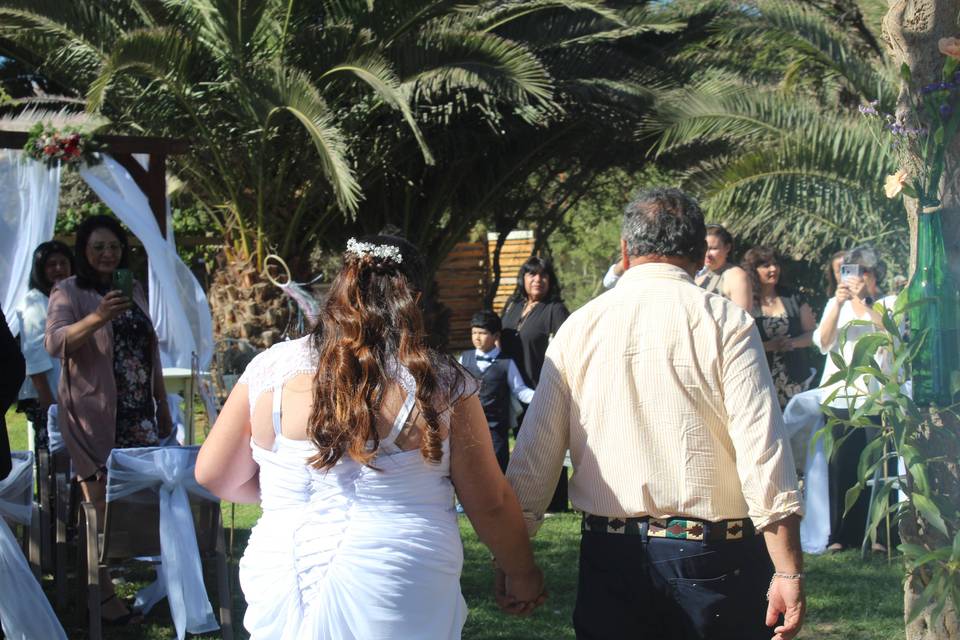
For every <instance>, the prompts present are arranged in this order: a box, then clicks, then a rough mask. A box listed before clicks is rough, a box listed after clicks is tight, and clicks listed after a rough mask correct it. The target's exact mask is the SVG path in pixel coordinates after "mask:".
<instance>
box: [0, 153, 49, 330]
mask: <svg viewBox="0 0 960 640" xmlns="http://www.w3.org/2000/svg"><path fill="white" fill-rule="evenodd" d="M59 203H60V168H59V167H57V168H54V169H48V168H47V165H46V164H44V163H42V162H37V161H36V160H31V159H29V158H25V157H24V155H23V152H22V151H19V150H14V149H3V150H0V304H2V306H3V315H4V316H5V317H6V318H7V324H8V325H10V331H11V332H12V333H13V335H15V336H16V335H17V334H18V333H20V320H19V317H18V315H17V313H16V310H17V309H18V308H19V307H20V305H21V304H23V299H24V297H25V296H26V295H27V289H28V288H29V286H28V281H29V279H30V270H31V269H32V268H33V251H34V249H36V248H37V245H38V244H40V243H41V242H46V241H47V240H49V239H50V238H52V237H53V226H54V223H55V222H56V219H57V206H58V205H59Z"/></svg>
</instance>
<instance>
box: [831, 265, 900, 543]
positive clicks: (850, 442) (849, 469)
mask: <svg viewBox="0 0 960 640" xmlns="http://www.w3.org/2000/svg"><path fill="white" fill-rule="evenodd" d="M885 274H886V266H885V265H884V263H883V261H882V260H880V258H879V256H878V255H877V252H876V250H875V249H873V247H869V246H862V247H857V248H855V249H851V250H850V252H849V253H848V254H847V256H846V257H845V258H844V259H843V264H841V265H840V281H839V283H838V284H837V290H836V293H835V294H834V297H833V298H831V299H830V300H829V301H828V302H827V306H826V308H825V309H824V310H823V317H822V318H821V319H820V324H819V325H818V326H817V329H816V330H815V331H814V332H813V344H814V345H816V346H817V347H818V348H819V349H820V352H821V353H823V354H827V356H828V357H827V361H826V364H825V365H824V368H823V377H822V378H821V387H822V388H823V391H824V397H827V396H829V395H830V394H832V393H833V392H834V391H836V390H837V389H839V392H838V393H837V396H836V398H835V399H834V400H833V401H831V403H830V406H831V408H832V409H833V410H834V412H835V413H837V414H839V415H840V416H841V417H845V416H847V415H848V411H849V410H850V409H851V408H856V407H857V406H858V403H859V402H860V400H861V398H862V397H863V396H865V395H866V394H868V393H870V392H871V391H873V390H874V389H875V388H876V387H877V384H878V383H877V381H876V380H875V379H874V378H873V377H872V376H869V375H861V376H858V377H857V378H855V379H854V381H853V383H852V384H851V385H849V386H847V385H845V384H844V383H843V382H842V381H841V382H838V383H834V384H832V385H829V386H823V385H824V384H825V383H826V382H827V381H828V380H829V379H830V378H831V377H833V375H834V374H835V373H836V372H837V370H838V369H837V366H836V365H835V364H834V362H833V358H832V357H830V356H829V355H828V354H830V353H831V352H833V353H837V354H839V355H840V357H841V358H843V361H844V362H846V363H849V362H850V360H851V359H852V358H853V351H854V349H855V348H856V346H857V342H858V341H859V339H860V338H861V337H862V336H864V335H865V334H868V333H872V332H873V331H875V328H874V326H875V327H877V328H882V326H883V322H882V318H881V316H880V314H879V313H878V312H877V311H876V310H875V309H874V308H873V305H874V304H875V303H876V302H878V301H879V302H881V303H882V304H883V306H884V307H886V308H888V309H892V308H893V304H894V300H895V297H894V296H887V297H885V298H880V288H879V282H880V281H882V280H883V277H884V275H885ZM857 320H865V321H869V322H872V323H873V325H874V326H870V325H859V324H858V325H851V326H848V325H850V323H851V322H854V321H857ZM843 332H845V333H846V338H845V340H843V345H842V347H841V344H840V343H841V340H840V336H841V333H843ZM874 357H875V358H876V360H877V364H879V365H880V368H881V370H882V371H887V370H889V368H890V365H891V363H890V362H889V356H888V354H887V353H886V352H884V351H883V350H879V351H878V352H877V353H876V354H875V355H874ZM842 435H844V433H843V431H842V430H839V429H838V430H837V433H835V434H834V437H835V438H839V437H840V436H842ZM871 436H872V434H870V433H868V430H867V429H853V430H852V431H851V432H850V434H849V435H848V436H847V438H846V439H845V440H843V442H842V443H841V444H840V446H839V447H838V448H837V450H836V451H835V452H834V455H833V456H831V459H830V463H829V487H830V544H829V546H828V547H827V550H828V551H840V550H843V549H846V548H849V547H853V548H859V547H860V545H861V543H862V542H863V532H864V529H865V527H866V520H867V510H868V504H867V502H868V498H867V495H866V494H861V496H860V499H859V500H858V501H857V503H856V504H855V505H854V506H853V508H851V510H850V511H849V512H848V513H847V514H846V515H844V513H843V511H844V502H845V499H846V493H847V490H848V489H849V488H850V487H852V486H853V485H855V484H856V483H857V482H858V481H859V478H858V477H857V464H858V463H859V461H860V454H861V452H862V451H863V449H864V448H865V447H866V446H867V442H868V440H869V439H870V437H871ZM876 550H877V551H880V550H883V547H880V546H878V547H877V549H876Z"/></svg>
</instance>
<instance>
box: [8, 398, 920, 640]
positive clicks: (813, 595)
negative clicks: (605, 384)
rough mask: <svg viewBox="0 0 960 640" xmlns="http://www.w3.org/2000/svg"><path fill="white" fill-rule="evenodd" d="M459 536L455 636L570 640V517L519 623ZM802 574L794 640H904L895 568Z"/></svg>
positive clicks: (144, 632)
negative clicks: (803, 619)
mask: <svg viewBox="0 0 960 640" xmlns="http://www.w3.org/2000/svg"><path fill="white" fill-rule="evenodd" d="M7 425H8V430H9V432H10V439H11V445H12V447H13V448H14V449H23V448H26V429H25V424H24V421H23V417H22V416H20V415H16V414H13V413H10V414H8V415H7ZM223 512H224V522H225V524H226V525H228V526H229V525H230V523H231V522H233V523H234V524H235V526H236V530H235V537H234V544H233V552H234V554H233V555H234V557H233V559H232V561H231V565H230V566H231V570H232V573H233V581H232V584H231V589H232V590H233V600H234V607H233V608H234V624H235V629H236V632H237V638H246V637H247V635H246V634H245V633H243V628H242V617H243V608H244V607H243V596H242V594H241V593H240V591H239V588H238V587H237V584H236V560H237V557H238V556H239V555H240V554H241V553H242V549H243V547H244V544H245V543H246V540H247V537H248V536H249V532H250V527H251V526H252V525H253V523H254V522H255V521H256V519H257V517H258V516H259V509H258V508H256V507H252V506H248V505H237V506H236V508H235V511H234V512H233V513H231V505H224V508H223ZM460 531H461V533H462V535H463V541H464V551H465V553H464V557H465V561H464V567H463V579H462V581H461V585H462V588H463V594H464V597H465V598H466V600H467V604H468V605H469V606H470V616H469V618H468V619H467V625H466V628H465V629H464V634H463V637H464V638H465V639H469V640H486V639H492V638H517V639H520V638H522V639H524V640H557V639H561V638H573V637H574V636H573V630H572V627H571V623H570V619H571V615H572V612H573V603H574V598H575V596H576V579H577V548H578V543H579V520H578V518H577V516H575V515H573V514H570V515H563V516H558V517H554V518H550V519H548V520H547V521H546V523H545V524H544V526H543V528H542V529H541V532H540V534H539V535H538V536H537V538H536V539H535V541H534V547H535V551H536V554H537V560H538V561H539V562H540V565H541V566H542V567H543V569H544V571H545V573H546V577H547V585H548V588H549V591H550V598H549V600H548V601H547V603H546V604H545V605H544V606H543V607H542V608H541V609H539V610H537V612H536V613H535V614H534V615H533V616H532V617H530V618H525V619H518V618H510V617H507V616H503V615H501V614H500V613H499V612H498V610H497V608H496V605H495V604H494V601H493V598H492V596H491V593H492V588H491V585H492V581H493V572H492V569H491V567H490V560H489V558H490V554H489V552H488V551H487V550H486V549H485V548H484V546H483V545H482V544H480V542H479V541H478V540H477V537H476V535H474V533H473V529H472V528H471V527H470V524H469V523H468V522H467V521H466V519H465V518H461V522H460ZM807 574H808V576H809V582H808V598H809V600H808V608H809V615H808V618H807V623H806V626H805V628H804V631H803V633H802V634H801V636H800V637H801V638H804V639H807V640H901V639H902V638H904V633H903V621H902V611H903V593H902V589H901V574H902V566H901V565H899V564H898V563H897V562H896V561H894V563H893V564H892V565H888V564H887V562H886V560H885V559H872V560H869V561H867V562H861V561H860V559H859V557H858V554H856V553H854V552H847V553H841V554H838V555H834V556H808V557H807ZM150 577H151V570H150V569H149V568H147V567H146V566H145V565H132V566H131V568H130V569H129V570H128V572H127V573H126V575H125V579H126V580H127V584H125V585H123V586H122V587H121V592H122V593H123V594H124V595H132V594H133V593H134V592H135V591H136V589H137V588H139V586H141V585H142V584H143V583H144V582H145V581H147V580H149V579H150ZM45 583H46V584H45V586H47V587H51V585H50V583H49V581H48V580H47V581H45ZM51 588H52V587H51ZM73 599H74V600H75V598H73ZM71 606H73V603H71ZM82 619H83V618H82V616H81V615H80V614H79V613H78V612H77V611H76V609H75V608H73V609H71V610H70V611H68V612H66V613H65V614H64V615H62V620H63V621H64V626H65V628H66V629H67V635H68V636H69V637H70V638H79V637H82V636H83V631H82V624H83V623H82ZM172 633H173V628H172V625H171V624H170V617H169V612H168V610H167V608H166V606H165V605H160V606H158V607H157V608H156V609H155V610H154V611H152V612H151V614H150V615H149V616H148V618H147V621H146V623H145V624H144V625H141V626H138V627H135V628H130V629H111V628H106V629H105V630H104V637H105V638H107V639H112V638H130V639H131V640H132V639H134V638H138V639H139V638H145V639H149V640H153V639H155V640H161V639H162V640H166V639H167V638H170V637H171V634H172ZM203 637H211V638H213V637H218V636H203Z"/></svg>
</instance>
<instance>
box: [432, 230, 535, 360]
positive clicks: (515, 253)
mask: <svg viewBox="0 0 960 640" xmlns="http://www.w3.org/2000/svg"><path fill="white" fill-rule="evenodd" d="M496 244H497V236H496V234H492V233H491V234H489V235H488V237H487V241H486V242H461V243H459V244H457V245H456V246H455V247H454V249H453V251H451V252H450V255H448V256H447V258H446V260H444V261H443V263H442V264H441V265H440V269H439V270H438V271H437V275H436V282H437V295H438V298H439V299H440V302H442V303H443V304H444V305H446V306H447V307H448V308H449V309H450V341H449V346H450V349H451V350H455V351H460V350H463V349H469V348H470V347H471V344H470V317H471V316H472V315H473V314H474V313H476V312H477V311H480V309H482V308H483V297H484V296H485V295H486V292H487V289H488V287H489V286H490V282H491V280H492V278H493V268H492V266H491V265H492V261H493V252H494V249H495V248H496ZM533 245H534V238H533V232H532V231H514V232H512V233H511V234H510V235H509V236H507V240H506V241H505V242H504V245H503V249H502V250H501V252H500V268H501V271H500V272H501V276H500V286H499V287H498V288H497V293H496V296H495V297H494V303H493V308H494V310H495V311H496V312H497V313H499V314H501V315H502V314H503V310H504V306H505V305H506V301H507V298H508V297H509V296H510V295H511V294H512V293H513V291H514V289H516V286H517V272H518V271H519V270H520V266H521V265H522V264H523V263H524V261H525V260H526V259H527V258H529V257H530V254H531V253H532V252H533Z"/></svg>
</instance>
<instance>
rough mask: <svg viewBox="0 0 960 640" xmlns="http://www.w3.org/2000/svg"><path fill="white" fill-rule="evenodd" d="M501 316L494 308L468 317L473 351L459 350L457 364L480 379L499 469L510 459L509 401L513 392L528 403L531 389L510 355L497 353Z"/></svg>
mask: <svg viewBox="0 0 960 640" xmlns="http://www.w3.org/2000/svg"><path fill="white" fill-rule="evenodd" d="M501 328H502V325H501V324H500V316H498V315H497V314H496V313H494V312H493V311H481V312H479V313H477V314H474V316H473V318H471V320H470V338H471V340H472V342H473V346H474V347H476V348H475V349H473V350H472V351H464V352H463V353H461V354H460V364H462V365H463V366H464V368H465V369H466V370H467V371H469V372H470V373H472V374H473V375H474V377H475V378H477V380H479V381H480V404H481V405H483V413H484V415H485V416H487V424H489V425H490V436H491V437H492V438H493V450H494V452H495V453H496V455H497V462H498V463H500V469H501V470H502V471H506V470H507V462H509V460H510V442H509V440H508V433H509V430H510V404H511V396H512V395H516V396H517V398H518V399H519V400H520V402H522V403H524V404H530V401H531V400H533V389H530V388H529V387H527V385H526V384H524V382H523V377H522V376H521V375H520V370H519V369H518V368H517V364H516V363H515V362H514V361H513V359H512V358H509V357H507V356H504V355H503V354H501V353H500V347H499V346H497V342H498V341H499V339H500V330H501Z"/></svg>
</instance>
